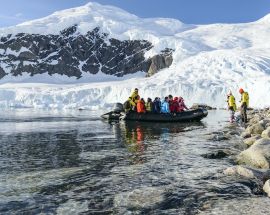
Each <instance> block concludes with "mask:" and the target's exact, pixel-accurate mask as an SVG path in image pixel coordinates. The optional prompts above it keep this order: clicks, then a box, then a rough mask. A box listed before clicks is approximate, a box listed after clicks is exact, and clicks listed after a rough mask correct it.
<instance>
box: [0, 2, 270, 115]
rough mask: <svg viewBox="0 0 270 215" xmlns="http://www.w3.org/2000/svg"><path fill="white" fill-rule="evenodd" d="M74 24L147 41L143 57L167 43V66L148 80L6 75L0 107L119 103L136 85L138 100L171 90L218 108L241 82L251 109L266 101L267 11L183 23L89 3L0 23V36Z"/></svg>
mask: <svg viewBox="0 0 270 215" xmlns="http://www.w3.org/2000/svg"><path fill="white" fill-rule="evenodd" d="M72 25H77V26H78V30H79V31H80V33H82V34H84V33H86V32H87V31H89V30H92V29H94V28H96V27H100V29H101V30H102V32H104V33H107V34H108V35H109V37H111V38H116V39H119V40H134V39H136V40H147V41H149V42H151V43H152V44H153V48H152V49H151V50H149V51H148V52H147V53H146V54H145V57H146V58H148V57H151V56H154V55H156V54H158V53H159V52H160V51H161V50H164V49H166V48H170V49H172V50H174V52H173V64H172V65H171V66H170V67H169V68H166V69H163V70H161V71H160V72H158V73H156V74H154V75H153V76H151V77H144V74H143V73H142V72H138V73H136V74H133V75H126V76H124V77H121V78H117V77H115V76H110V75H105V74H102V73H98V74H97V75H91V74H87V73H83V75H82V78H80V79H76V78H69V77H67V76H65V75H62V76H61V75H57V74H54V75H51V76H50V75H46V74H42V75H37V76H29V75H28V74H23V75H22V76H18V77H14V76H9V75H7V76H5V77H4V78H2V79H0V108H11V107H15V108H22V107H29V108H57V109H91V110H97V109H101V108H106V107H111V105H112V104H113V103H115V102H124V101H125V100H126V99H127V97H128V96H129V95H130V93H131V91H132V90H133V89H134V88H135V87H137V88H139V90H140V95H141V96H142V97H144V98H147V97H152V98H153V97H156V96H159V97H164V96H166V95H168V94H172V95H175V96H182V97H184V98H185V100H186V103H187V104H188V105H191V104H193V103H206V104H208V105H210V106H214V107H219V108H223V107H226V105H227V104H226V94H227V92H228V91H229V90H231V91H232V92H233V93H234V94H235V96H236V100H237V101H238V100H240V95H239V93H238V89H239V88H240V87H242V88H244V90H247V91H248V92H249V95H250V105H251V106H252V107H255V108H257V107H266V106H270V96H269V92H270V43H269V42H268V41H269V37H270V15H267V16H265V17H263V18H262V19H260V20H258V21H255V22H251V23H239V24H220V23H217V24H211V25H189V24H184V23H182V22H180V21H179V20H174V19H168V18H140V17H137V16H135V15H133V14H129V13H128V12H126V11H123V10H121V9H119V8H116V7H112V6H106V5H100V4H98V3H93V2H90V3H88V4H86V5H84V6H81V7H77V8H72V9H68V10H63V11H58V12H55V13H53V14H52V15H50V16H48V17H45V18H42V19H38V20H33V21H28V22H25V23H22V24H19V25H17V26H12V27H7V28H2V29H0V36H6V35H7V34H12V35H15V34H18V33H22V32H23V33H31V34H55V33H59V32H60V31H61V30H63V29H65V28H67V27H70V26H72ZM0 54H1V50H0ZM26 63H27V62H26ZM90 76H91V77H90Z"/></svg>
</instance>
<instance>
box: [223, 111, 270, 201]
mask: <svg viewBox="0 0 270 215" xmlns="http://www.w3.org/2000/svg"><path fill="white" fill-rule="evenodd" d="M247 114H248V120H249V121H248V123H247V124H246V126H247V127H246V128H245V130H244V131H243V132H242V133H241V135H240V137H241V138H242V140H243V143H244V144H245V146H246V149H244V150H243V151H242V152H240V153H239V154H238V155H237V156H236V163H237V164H238V165H236V166H233V167H229V168H227V169H226V170H224V171H223V174H224V175H227V176H240V177H244V178H250V179H254V180H256V179H259V180H260V181H261V184H262V189H263V191H264V192H265V193H266V194H267V195H268V197H270V108H265V109H261V110H254V109H253V110H248V113H247Z"/></svg>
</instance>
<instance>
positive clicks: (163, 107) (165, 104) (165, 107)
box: [161, 97, 170, 113]
mask: <svg viewBox="0 0 270 215" xmlns="http://www.w3.org/2000/svg"><path fill="white" fill-rule="evenodd" d="M161 113H170V106H169V98H168V97H165V98H164V101H162V103H161Z"/></svg>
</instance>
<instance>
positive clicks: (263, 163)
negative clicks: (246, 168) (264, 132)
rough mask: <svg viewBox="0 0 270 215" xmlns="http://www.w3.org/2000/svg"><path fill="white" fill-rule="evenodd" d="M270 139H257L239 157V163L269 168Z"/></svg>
mask: <svg viewBox="0 0 270 215" xmlns="http://www.w3.org/2000/svg"><path fill="white" fill-rule="evenodd" d="M269 162H270V139H266V138H262V139H260V140H257V141H256V142H255V143H254V144H253V145H252V146H251V147H250V148H248V149H246V150H245V151H243V152H241V153H240V154H239V155H238V157H237V163H238V164H246V165H250V166H253V167H256V168H262V169H269Z"/></svg>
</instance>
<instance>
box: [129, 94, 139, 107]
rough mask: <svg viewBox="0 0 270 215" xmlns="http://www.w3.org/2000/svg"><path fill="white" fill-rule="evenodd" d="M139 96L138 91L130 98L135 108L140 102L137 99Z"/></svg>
mask: <svg viewBox="0 0 270 215" xmlns="http://www.w3.org/2000/svg"><path fill="white" fill-rule="evenodd" d="M137 96H139V94H138V92H137V91H134V92H133V93H132V94H131V96H130V98H131V102H130V104H131V105H132V106H134V107H136V105H137V103H138V101H139V99H136V97H137Z"/></svg>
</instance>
